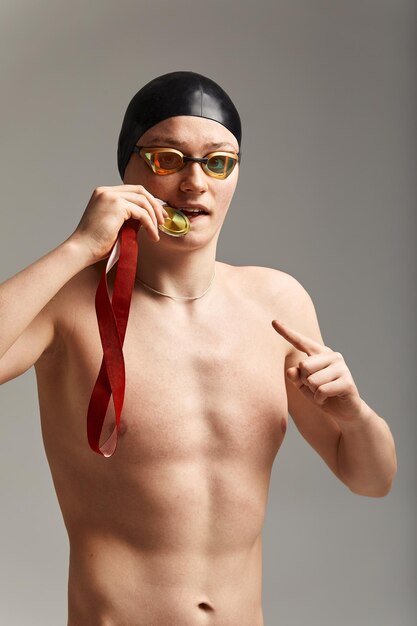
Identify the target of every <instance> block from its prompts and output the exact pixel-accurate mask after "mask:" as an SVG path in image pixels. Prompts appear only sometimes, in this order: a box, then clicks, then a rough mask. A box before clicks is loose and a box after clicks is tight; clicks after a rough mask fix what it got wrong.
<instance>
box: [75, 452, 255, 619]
mask: <svg viewBox="0 0 417 626" xmlns="http://www.w3.org/2000/svg"><path fill="white" fill-rule="evenodd" d="M246 474H247V472H246ZM116 475H117V482H119V487H117V486H116V485H114V487H113V486H112V479H111V477H109V476H106V477H105V478H106V480H104V481H102V482H104V483H105V484H106V489H107V490H108V493H105V492H103V493H102V494H100V495H99V496H96V497H90V501H89V502H88V503H87V502H85V510H84V512H81V511H79V513H78V515H73V516H72V515H71V514H69V516H68V519H67V529H68V532H69V537H70V544H71V551H70V572H69V622H68V626H84V625H85V626H87V625H88V626H93V625H94V626H96V625H97V626H101V625H103V626H104V625H106V626H122V625H123V626H124V625H126V626H153V625H154V626H171V625H172V626H173V625H176V624H178V625H181V626H199V625H200V624H201V625H205V624H213V625H216V626H217V625H218V626H229V625H230V626H236V625H237V624H239V626H263V619H262V610H261V578H262V541H261V527H262V523H263V518H264V507H265V501H266V497H265V495H266V494H265V491H266V490H267V484H264V485H260V483H259V477H258V480H257V481H256V484H254V481H253V479H252V480H251V479H250V476H248V475H245V468H244V466H243V464H239V463H233V462H230V461H229V462H228V463H225V461H224V459H223V460H220V459H219V460H217V461H216V460H215V461H214V462H213V460H212V461H211V463H204V462H201V461H200V462H196V461H189V462H187V463H184V462H181V463H165V464H163V465H162V466H161V465H160V464H159V465H158V467H156V466H149V467H143V468H142V471H141V478H140V480H138V479H137V476H136V477H133V476H129V471H127V472H126V473H125V474H124V475H123V472H121V471H120V467H119V468H118V471H117V474H116ZM102 478H103V477H102ZM265 482H267V480H266V481H265ZM132 494H134V496H133V497H132ZM79 495H80V493H79V490H78V496H79ZM90 496H91V492H90ZM67 504H69V503H67ZM83 513H84V514H83ZM80 515H81V516H82V517H84V516H85V517H84V521H82V520H80V519H79V516H80ZM71 517H73V519H71Z"/></svg>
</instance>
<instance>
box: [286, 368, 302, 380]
mask: <svg viewBox="0 0 417 626" xmlns="http://www.w3.org/2000/svg"><path fill="white" fill-rule="evenodd" d="M286 374H287V378H288V379H289V380H290V381H291V382H292V383H294V384H297V382H298V381H299V380H300V370H299V369H298V367H289V368H288V369H287V372H286Z"/></svg>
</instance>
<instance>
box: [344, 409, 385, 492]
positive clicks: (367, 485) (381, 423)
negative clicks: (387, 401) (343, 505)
mask: <svg viewBox="0 0 417 626" xmlns="http://www.w3.org/2000/svg"><path fill="white" fill-rule="evenodd" d="M339 425H340V423H339ZM340 426H341V429H342V433H341V437H340V440H339V446H338V467H339V473H340V478H341V480H342V481H343V482H344V483H345V484H346V485H347V486H348V487H349V488H350V489H351V490H352V491H353V492H354V493H357V494H359V495H364V496H374V497H380V496H384V495H386V494H387V493H388V492H389V490H390V489H391V485H392V482H393V480H394V477H395V474H396V471H397V460H396V452H395V443H394V439H393V437H392V434H391V431H390V429H389V427H388V424H387V423H386V422H385V420H383V419H382V418H381V417H379V416H378V415H377V414H376V413H375V411H373V410H372V409H371V408H370V407H369V406H368V405H367V404H366V403H365V402H364V401H363V412H362V415H361V416H360V417H358V418H357V419H356V420H354V421H352V422H349V423H346V424H343V425H340Z"/></svg>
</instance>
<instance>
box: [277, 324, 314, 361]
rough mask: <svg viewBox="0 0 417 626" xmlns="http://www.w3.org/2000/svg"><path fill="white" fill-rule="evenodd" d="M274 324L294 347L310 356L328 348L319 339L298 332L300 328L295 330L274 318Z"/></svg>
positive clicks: (278, 331)
mask: <svg viewBox="0 0 417 626" xmlns="http://www.w3.org/2000/svg"><path fill="white" fill-rule="evenodd" d="M272 326H273V327H274V328H275V330H276V331H277V333H279V334H280V335H281V336H282V337H284V339H286V340H287V341H289V342H290V343H291V344H292V345H293V346H294V348H297V350H300V351H301V352H305V353H306V354H308V356H311V355H312V354H321V353H322V352H324V351H325V350H326V348H325V346H323V345H322V344H321V343H319V342H318V341H315V340H314V339H311V338H310V337H306V335H303V334H302V333H300V332H298V330H294V329H293V328H290V327H289V326H286V325H285V324H283V323H282V322H280V321H279V320H272Z"/></svg>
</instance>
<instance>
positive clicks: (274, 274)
mask: <svg viewBox="0 0 417 626" xmlns="http://www.w3.org/2000/svg"><path fill="white" fill-rule="evenodd" d="M221 266H222V271H223V273H224V276H225V279H226V280H227V279H229V280H232V281H233V282H234V283H236V284H238V285H239V287H240V288H241V289H245V290H246V289H247V290H250V293H252V294H255V293H256V294H257V295H258V296H260V295H263V296H264V297H265V298H267V299H271V300H272V301H274V300H276V298H279V299H282V298H289V299H290V300H291V301H292V302H294V300H296V301H299V299H305V298H309V297H310V296H309V294H308V292H307V290H306V289H305V287H304V286H303V285H302V284H301V282H300V281H299V280H298V279H297V278H295V277H294V276H292V275H291V274H289V273H288V272H285V271H283V270H279V269H275V268H271V267H263V266H259V265H229V264H227V263H221Z"/></svg>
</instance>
